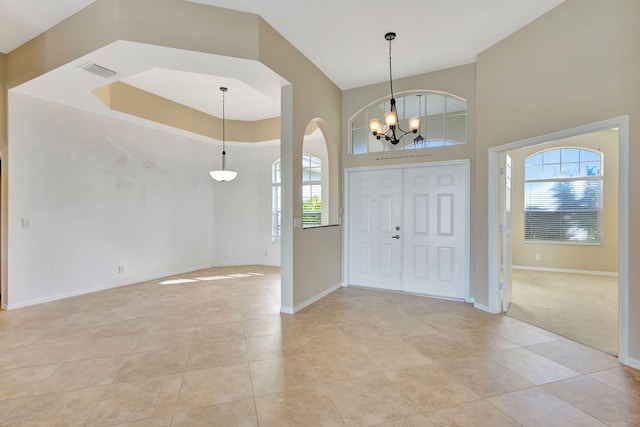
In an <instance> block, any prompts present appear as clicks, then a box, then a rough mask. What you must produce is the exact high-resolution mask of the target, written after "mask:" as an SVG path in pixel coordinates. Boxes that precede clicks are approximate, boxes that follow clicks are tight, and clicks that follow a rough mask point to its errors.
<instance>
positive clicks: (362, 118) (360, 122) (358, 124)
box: [351, 111, 369, 129]
mask: <svg viewBox="0 0 640 427" xmlns="http://www.w3.org/2000/svg"><path fill="white" fill-rule="evenodd" d="M362 128H367V129H368V128H369V117H368V116H367V112H366V111H362V112H360V114H358V115H356V116H355V117H354V118H353V120H352V121H351V129H362Z"/></svg>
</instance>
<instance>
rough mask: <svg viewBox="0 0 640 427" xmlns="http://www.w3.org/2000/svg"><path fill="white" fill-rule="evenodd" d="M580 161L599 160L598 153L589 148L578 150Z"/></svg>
mask: <svg viewBox="0 0 640 427" xmlns="http://www.w3.org/2000/svg"><path fill="white" fill-rule="evenodd" d="M580 161H581V162H600V153H597V152H595V151H590V150H580Z"/></svg>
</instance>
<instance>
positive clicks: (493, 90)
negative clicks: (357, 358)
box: [472, 0, 640, 360]
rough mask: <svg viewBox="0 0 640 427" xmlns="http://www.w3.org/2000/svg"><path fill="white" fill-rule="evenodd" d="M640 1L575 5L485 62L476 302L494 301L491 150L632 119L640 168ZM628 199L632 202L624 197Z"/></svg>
mask: <svg viewBox="0 0 640 427" xmlns="http://www.w3.org/2000/svg"><path fill="white" fill-rule="evenodd" d="M639 41H640V2H638V1H637V0H612V1H606V2H605V1H602V0H567V1H566V2H565V3H562V4H561V5H560V6H558V7H557V8H555V9H553V10H551V11H550V12H549V13H547V14H546V15H544V16H542V17H541V18H539V19H537V20H536V21H534V22H532V23H531V24H529V25H527V26H526V27H524V28H523V29H521V30H520V31H518V32H516V33H515V34H513V35H511V36H509V37H507V38H506V39H504V40H503V41H501V42H499V43H497V44H496V45H494V46H493V47H491V48H489V49H487V50H486V51H484V52H482V53H481V54H480V55H478V62H477V91H478V92H477V94H478V103H477V111H478V115H477V127H476V130H477V134H476V146H477V149H476V172H475V182H474V185H475V188H474V189H473V191H474V192H475V209H474V214H473V217H474V219H473V221H474V230H475V232H474V235H475V239H476V240H475V246H476V251H475V253H476V256H475V257H474V266H473V267H472V268H474V269H475V276H476V289H475V290H476V293H475V295H476V301H477V302H479V303H481V304H488V286H487V274H488V273H487V265H488V264H487V263H488V258H487V247H488V236H487V231H486V230H487V223H488V218H487V210H488V207H487V197H488V192H487V182H488V171H487V164H488V148H490V147H496V146H500V145H503V144H508V143H511V142H515V141H520V140H524V139H528V138H533V137H537V136H540V135H545V134H548V133H552V132H556V131H560V130H564V129H569V128H572V127H576V126H579V125H584V124H588V123H594V122H597V121H600V120H605V119H610V118H613V117H618V116H623V115H628V116H629V123H630V135H629V141H630V143H629V146H630V147H629V159H628V161H629V164H630V165H636V164H639V163H640V146H638V139H639V138H640V102H638V99H640V79H638V76H639V75H640V46H639ZM629 182H630V184H631V191H629V195H628V203H629V229H630V230H637V229H638V228H640V192H638V191H635V190H634V188H633V185H634V183H638V182H640V170H638V168H633V167H631V168H630V171H629ZM622 197H624V195H623V196H622ZM639 258H640V235H639V234H638V233H635V232H634V233H630V235H629V260H630V262H629V328H630V347H629V353H630V357H632V358H634V359H636V360H640V264H639V263H637V262H634V261H635V260H637V259H639Z"/></svg>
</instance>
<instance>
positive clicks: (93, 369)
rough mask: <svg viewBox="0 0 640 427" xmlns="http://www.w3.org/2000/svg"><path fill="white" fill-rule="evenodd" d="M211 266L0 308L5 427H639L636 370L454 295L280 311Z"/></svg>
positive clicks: (268, 276) (273, 299)
mask: <svg viewBox="0 0 640 427" xmlns="http://www.w3.org/2000/svg"><path fill="white" fill-rule="evenodd" d="M279 292H280V290H279V274H278V270H277V269H275V268H269V267H262V266H250V267H242V268H233V269H231V268H226V269H222V268H218V269H209V270H204V271H198V272H194V273H190V274H185V275H180V276H176V277H171V278H166V279H162V280H156V281H151V282H145V283H140V284H137V285H132V286H127V287H123V288H119V289H114V290H110V291H105V292H99V293H94V294H90V295H85V296H81V297H76V298H70V299H66V300H62V301H57V302H53V303H49V304H43V305H39V306H35V307H29V308H24V309H20V310H14V311H10V312H1V313H0V425H10V426H107V425H116V426H138V427H140V426H161V427H162V426H225V427H229V426H256V425H260V426H278V427H281V426H343V425H348V426H378V425H379V426H387V427H393V426H396V427H400V426H466V425H469V426H492V427H494V426H517V425H525V426H571V425H574V426H591V425H594V426H596V425H598V426H603V425H611V426H614V425H615V426H622V425H635V426H638V425H640V372H638V371H635V370H633V369H630V368H626V367H623V366H621V365H619V364H618V363H617V361H616V359H615V358H613V357H611V356H609V355H607V354H604V353H601V352H598V351H595V350H592V349H590V348H587V347H584V346H582V345H580V344H576V343H574V342H572V341H568V340H566V339H563V338H561V337H559V336H556V335H554V334H552V333H549V332H546V331H544V330H541V329H538V328H536V327H534V326H531V325H528V324H526V323H523V322H521V321H519V320H516V319H513V318H510V317H505V316H493V315H489V314H487V313H483V312H481V311H477V310H474V309H473V308H472V307H471V306H470V305H468V304H463V303H459V302H451V301H443V300H436V299H428V298H421V297H414V296H407V295H401V294H392V293H384V292H376V291H369V290H362V289H353V288H345V289H340V290H338V291H336V292H334V293H332V294H331V295H329V296H327V297H326V298H324V299H323V300H321V301H319V302H317V303H316V304H314V305H312V306H310V307H308V308H307V309H305V310H303V311H302V312H301V313H299V314H296V315H294V316H290V315H281V314H280V313H279V311H278V300H279Z"/></svg>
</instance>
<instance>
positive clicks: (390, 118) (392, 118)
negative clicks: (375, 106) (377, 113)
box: [384, 111, 398, 127]
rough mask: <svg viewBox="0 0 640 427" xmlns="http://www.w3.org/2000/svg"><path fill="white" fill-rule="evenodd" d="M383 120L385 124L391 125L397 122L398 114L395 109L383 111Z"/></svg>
mask: <svg viewBox="0 0 640 427" xmlns="http://www.w3.org/2000/svg"><path fill="white" fill-rule="evenodd" d="M384 121H385V122H386V123H387V126H389V127H393V126H395V125H396V123H397V122H398V116H397V115H396V112H395V111H387V112H386V113H384Z"/></svg>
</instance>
